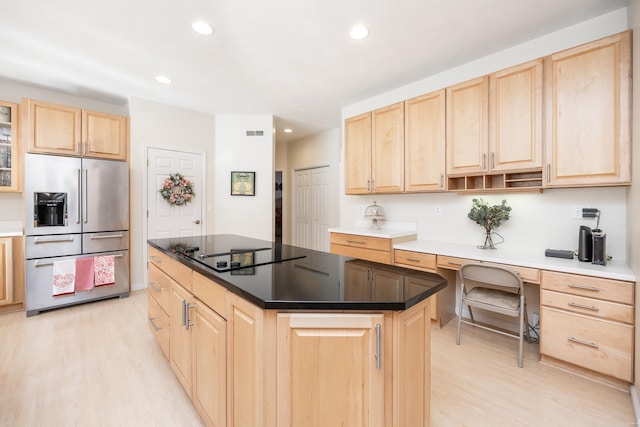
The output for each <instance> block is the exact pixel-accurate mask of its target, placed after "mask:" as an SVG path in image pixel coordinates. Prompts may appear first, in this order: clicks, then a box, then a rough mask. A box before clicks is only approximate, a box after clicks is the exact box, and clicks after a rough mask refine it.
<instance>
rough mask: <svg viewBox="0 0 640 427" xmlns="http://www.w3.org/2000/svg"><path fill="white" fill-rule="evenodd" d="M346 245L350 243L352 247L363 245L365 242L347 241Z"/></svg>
mask: <svg viewBox="0 0 640 427" xmlns="http://www.w3.org/2000/svg"><path fill="white" fill-rule="evenodd" d="M347 243H352V244H354V245H364V244H365V242H364V241H363V240H347Z"/></svg>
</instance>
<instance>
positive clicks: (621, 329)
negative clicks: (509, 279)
mask: <svg viewBox="0 0 640 427" xmlns="http://www.w3.org/2000/svg"><path fill="white" fill-rule="evenodd" d="M634 288H635V283H632V282H624V281H620V280H611V279H601V278H597V277H590V276H582V275H577V274H566V273H558V272H553V271H542V280H541V286H540V305H541V307H540V356H541V358H542V360H544V361H547V362H549V363H560V364H567V365H568V366H567V367H569V368H572V367H577V370H580V369H586V370H588V371H589V373H593V374H596V375H600V376H603V378H601V379H602V380H603V381H607V379H608V378H612V379H613V382H614V383H615V382H616V380H617V381H623V382H626V383H627V384H628V383H632V382H633V359H634V357H633V346H634V316H633V313H634V306H633V304H634ZM563 366H564V365H563Z"/></svg>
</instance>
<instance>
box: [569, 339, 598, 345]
mask: <svg viewBox="0 0 640 427" xmlns="http://www.w3.org/2000/svg"><path fill="white" fill-rule="evenodd" d="M567 340H569V341H571V342H574V343H576V344H582V345H586V346H587V347H593V348H598V344H596V343H594V342H588V341H582V340H579V339H578V338H574V337H570V338H567Z"/></svg>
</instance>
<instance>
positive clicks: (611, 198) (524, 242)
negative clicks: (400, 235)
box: [340, 9, 637, 260]
mask: <svg viewBox="0 0 640 427" xmlns="http://www.w3.org/2000/svg"><path fill="white" fill-rule="evenodd" d="M626 29H627V13H626V9H619V10H616V11H613V12H611V13H608V14H605V15H602V16H600V17H598V18H596V19H592V20H589V21H585V22H583V23H581V24H578V25H575V26H572V27H569V28H566V29H564V30H561V31H558V32H555V33H552V34H548V35H546V36H544V37H541V38H538V39H535V40H531V41H530V42H527V43H525V44H522V45H519V46H516V47H513V48H510V49H507V50H504V51H501V52H498V53H496V54H493V55H490V56H487V57H484V58H480V59H478V60H476V61H473V62H470V63H468V64H464V65H462V66H460V67H457V68H455V69H452V70H448V71H447V72H444V73H440V74H438V75H435V76H431V77H428V78H425V79H423V80H420V81H418V82H415V83H412V84H410V85H407V86H404V87H401V88H398V89H395V90H392V91H389V92H387V93H383V94H380V95H378V96H376V97H373V98H369V99H366V100H363V101H360V102H358V103H356V104H353V105H349V106H346V107H344V108H343V110H342V117H343V121H344V119H345V118H347V117H351V116H354V115H357V114H360V113H363V112H366V111H371V110H373V109H376V108H379V107H383V106H385V105H389V104H392V103H394V102H398V101H402V100H405V99H409V98H412V97H414V96H418V95H422V94H425V93H428V92H431V91H433V90H437V89H441V88H443V87H447V86H450V85H453V84H456V83H460V82H462V81H465V80H468V79H471V78H475V77H478V76H482V75H485V74H488V73H490V72H493V71H496V70H500V69H503V68H507V67H509V66H512V65H517V64H519V63H522V62H525V61H527V60H530V59H535V58H539V57H542V56H545V55H547V54H550V53H553V52H557V51H560V50H563V49H566V48H569V47H572V46H576V45H579V44H582V43H586V42H589V41H592V40H595V39H598V38H600V37H604V36H607V35H610V34H614V33H618V32H621V31H624V30H626ZM636 151H637V150H636ZM340 172H341V184H340V188H341V199H340V204H341V211H340V218H341V225H342V226H346V227H348V226H354V225H355V223H356V221H357V220H359V219H362V210H363V209H364V207H365V206H367V205H369V204H371V203H372V202H373V201H374V200H375V201H377V202H378V204H380V205H382V206H383V207H384V208H385V210H386V214H387V217H388V219H389V220H394V221H410V222H416V223H417V225H418V238H419V239H430V240H437V241H451V242H458V243H467V244H480V243H482V232H483V231H482V228H481V227H480V226H479V225H477V224H475V223H474V222H472V221H471V220H469V219H468V218H467V213H468V212H469V209H470V208H471V199H472V198H474V197H480V196H479V195H474V196H471V195H458V194H455V193H445V194H438V193H431V194H413V195H408V194H399V195H387V196H380V195H378V196H346V195H344V194H343V193H344V191H343V190H342V189H343V188H344V163H343V162H342V161H341V167H340ZM481 197H483V198H485V199H486V200H488V201H490V202H492V203H493V202H500V200H502V199H503V198H504V199H506V200H507V202H508V204H509V205H510V206H511V207H512V208H513V210H512V218H511V219H510V220H509V221H507V222H505V223H504V224H503V226H501V227H500V228H499V229H498V230H497V231H498V233H500V234H501V235H502V236H504V238H505V242H504V243H503V244H502V245H501V246H500V247H502V248H528V249H532V250H539V251H543V250H544V249H545V248H553V249H568V250H573V249H576V248H577V235H578V228H579V225H582V224H585V225H589V226H591V227H595V222H594V221H593V220H586V219H573V207H574V206H577V205H580V206H590V207H596V208H599V209H600V210H601V212H602V219H601V222H600V227H601V228H602V229H603V230H604V231H605V232H606V233H607V250H608V253H609V254H610V255H612V256H613V257H614V258H616V259H620V260H626V259H627V245H626V241H627V227H626V224H627V217H626V215H627V211H626V188H624V187H606V188H583V189H556V190H545V191H544V192H543V193H542V194H539V193H523V194H518V193H512V194H503V195H499V194H491V195H486V196H481ZM435 206H440V207H441V210H442V213H441V215H438V216H436V215H434V211H435Z"/></svg>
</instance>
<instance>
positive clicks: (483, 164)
mask: <svg viewBox="0 0 640 427" xmlns="http://www.w3.org/2000/svg"><path fill="white" fill-rule="evenodd" d="M486 164H487V154H486V153H483V154H482V169H484V168H485V165H486Z"/></svg>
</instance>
